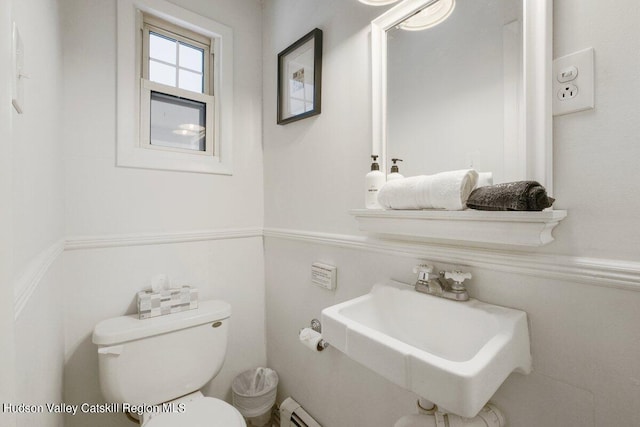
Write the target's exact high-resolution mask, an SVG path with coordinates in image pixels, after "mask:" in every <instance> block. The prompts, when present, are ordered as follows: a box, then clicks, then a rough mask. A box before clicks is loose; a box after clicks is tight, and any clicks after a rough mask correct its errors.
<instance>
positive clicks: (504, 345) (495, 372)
mask: <svg viewBox="0 0 640 427" xmlns="http://www.w3.org/2000/svg"><path fill="white" fill-rule="evenodd" d="M322 334H323V336H324V339H325V340H327V341H328V342H329V343H330V344H331V345H332V346H333V347H335V348H336V349H338V350H340V351H341V352H343V353H345V354H346V355H347V356H349V357H350V358H352V359H353V360H355V361H357V362H359V363H361V364H363V365H365V366H367V367H368V368H370V369H372V370H373V371H375V372H377V373H378V374H380V375H382V376H383V377H385V378H387V379H389V380H390V381H392V382H394V383H396V384H398V385H399V386H401V387H404V388H406V389H408V390H411V391H413V392H415V393H416V394H418V395H419V396H421V397H423V398H425V399H428V400H430V401H432V402H434V403H436V404H437V405H438V407H439V408H440V410H443V411H446V412H451V413H454V414H457V415H461V416H463V417H474V416H475V415H476V414H477V413H478V412H479V411H480V409H482V407H483V406H484V405H485V404H486V403H487V402H488V400H489V399H490V398H491V396H493V394H494V393H495V392H496V390H497V389H498V387H500V385H501V384H502V383H503V382H504V380H505V379H506V378H507V377H508V376H509V374H511V373H512V372H519V373H523V374H528V373H529V372H531V354H530V350H529V328H528V325H527V314H526V313H525V312H524V311H520V310H514V309H510V308H505V307H500V306H496V305H491V304H486V303H483V302H481V301H478V300H474V299H470V300H469V301H466V302H456V301H450V300H446V299H444V298H438V297H435V296H431V295H425V294H421V293H418V292H416V291H415V290H414V289H413V286H410V285H407V284H404V283H400V282H395V281H391V280H389V281H385V282H383V283H379V284H376V285H374V286H373V288H372V289H371V291H370V292H369V293H368V294H366V295H363V296H361V297H358V298H354V299H352V300H349V301H346V302H343V303H341V304H337V305H334V306H331V307H328V308H325V309H324V310H323V311H322Z"/></svg>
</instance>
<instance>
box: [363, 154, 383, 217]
mask: <svg viewBox="0 0 640 427" xmlns="http://www.w3.org/2000/svg"><path fill="white" fill-rule="evenodd" d="M371 158H372V159H373V163H371V172H369V173H368V174H367V175H366V177H365V188H364V191H365V196H364V205H365V207H366V208H367V209H382V206H380V204H379V203H378V191H380V188H381V187H382V186H383V185H384V184H385V182H386V177H385V175H384V173H382V172H380V165H379V164H378V156H377V155H375V154H374V155H372V156H371Z"/></svg>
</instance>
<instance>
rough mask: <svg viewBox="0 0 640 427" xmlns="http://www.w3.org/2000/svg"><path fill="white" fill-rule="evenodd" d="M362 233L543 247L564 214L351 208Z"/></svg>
mask: <svg viewBox="0 0 640 427" xmlns="http://www.w3.org/2000/svg"><path fill="white" fill-rule="evenodd" d="M349 213H350V214H351V215H353V216H354V217H355V218H356V220H357V221H358V223H359V228H360V230H362V231H367V232H370V233H374V234H381V235H387V236H392V237H394V238H399V237H402V238H404V239H409V240H416V239H417V240H426V241H445V242H449V243H451V242H458V243H466V244H472V245H475V246H478V245H487V244H488V245H506V246H529V247H536V246H543V245H546V244H547V243H550V242H552V241H553V235H552V234H551V231H552V230H553V229H554V228H555V226H556V225H558V224H559V223H560V221H562V220H563V219H564V218H565V217H566V216H567V211H561V210H550V211H542V212H513V211H507V212H504V211H476V210H465V211H440V210H415V211H413V210H382V209H380V210H377V209H353V210H350V211H349Z"/></svg>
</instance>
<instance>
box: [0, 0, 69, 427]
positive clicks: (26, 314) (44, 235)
mask: <svg viewBox="0 0 640 427" xmlns="http://www.w3.org/2000/svg"><path fill="white" fill-rule="evenodd" d="M9 4H10V6H11V15H12V18H13V20H14V21H15V22H16V24H17V25H18V29H19V31H20V35H21V37H22V40H23V43H24V52H25V53H24V72H25V73H26V74H27V75H28V76H29V79H28V80H26V81H25V82H24V102H23V109H24V114H21V115H20V114H17V113H16V112H15V111H13V108H11V109H12V112H11V115H12V133H11V137H10V139H9V142H10V143H11V156H10V161H11V167H12V169H11V174H12V176H11V177H10V181H9V182H10V183H11V187H12V189H11V198H10V199H9V200H10V201H9V204H8V205H9V206H10V207H11V218H10V222H9V224H10V227H11V234H12V236H11V240H10V242H11V261H12V268H11V277H12V283H13V284H14V288H15V289H14V292H15V295H16V297H15V298H14V297H13V295H12V296H11V299H10V301H11V302H13V301H17V300H18V299H19V298H20V297H24V296H25V295H29V298H28V300H27V302H26V304H24V305H19V306H16V307H15V310H16V313H13V311H14V310H11V311H10V313H11V314H16V315H18V318H17V320H16V321H15V323H14V325H13V326H14V335H15V337H14V343H13V345H11V346H9V347H4V346H3V348H9V349H14V350H15V358H16V362H15V376H16V384H15V395H14V399H12V400H10V401H12V402H14V403H27V404H45V403H57V402H60V401H61V400H62V370H63V363H62V362H63V355H64V353H63V340H62V336H63V332H62V308H61V288H62V283H63V277H62V274H61V270H60V268H61V265H60V262H56V261H55V260H54V261H53V264H52V265H51V269H49V271H47V272H45V273H44V274H43V275H42V274H40V273H39V268H40V267H41V266H42V264H41V263H40V259H42V258H43V256H42V254H46V253H48V252H49V250H50V248H51V247H52V246H53V247H55V246H56V245H59V241H60V239H61V238H62V236H63V232H64V201H63V193H64V185H63V180H64V174H63V166H64V163H63V156H62V151H63V146H62V141H61V138H60V129H61V128H60V111H61V109H60V104H61V98H62V96H63V92H62V89H61V83H62V77H61V65H62V47H61V43H60V31H59V28H60V26H59V15H58V12H59V11H58V1H56V0H24V1H13V2H9ZM1 28H2V30H3V32H4V31H5V30H6V29H7V28H5V26H4V25H3V26H1ZM8 34H10V33H8ZM5 60H6V61H7V63H10V59H9V58H5V57H4V56H3V60H2V62H3V63H5ZM2 81H6V80H4V79H2ZM4 220H5V218H2V222H3V223H4ZM40 276H42V277H40ZM34 283H35V284H36V285H37V286H36V287H33V286H31V285H33V284H34ZM17 310H20V311H19V312H18V311H17ZM16 422H17V425H18V426H30V425H38V426H44V427H50V426H51V427H53V426H61V425H62V423H63V418H62V416H61V415H56V414H37V415H33V414H32V415H29V414H19V415H16Z"/></svg>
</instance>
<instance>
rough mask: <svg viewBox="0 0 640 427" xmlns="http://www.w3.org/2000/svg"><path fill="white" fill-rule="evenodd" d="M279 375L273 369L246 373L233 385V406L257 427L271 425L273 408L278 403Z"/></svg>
mask: <svg viewBox="0 0 640 427" xmlns="http://www.w3.org/2000/svg"><path fill="white" fill-rule="evenodd" d="M277 389H278V374H277V373H276V371H274V370H273V369H269V368H255V369H249V370H248V371H244V372H243V373H241V374H240V375H238V376H237V377H235V378H234V380H233V382H232V383H231V391H232V396H233V406H235V407H236V408H237V409H238V411H240V413H241V414H242V416H243V417H245V418H246V419H247V421H249V423H251V424H250V425H252V426H255V427H263V426H266V425H268V424H269V420H270V419H271V408H273V405H274V404H275V403H276V392H277Z"/></svg>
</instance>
